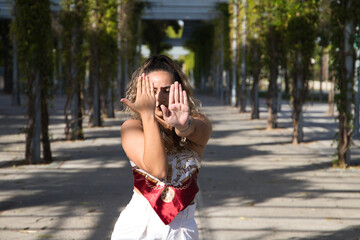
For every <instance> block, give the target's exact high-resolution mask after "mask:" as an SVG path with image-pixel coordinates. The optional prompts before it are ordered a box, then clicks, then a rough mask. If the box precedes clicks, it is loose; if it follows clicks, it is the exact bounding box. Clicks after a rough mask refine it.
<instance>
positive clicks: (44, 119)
mask: <svg viewBox="0 0 360 240" xmlns="http://www.w3.org/2000/svg"><path fill="white" fill-rule="evenodd" d="M41 134H42V138H41V140H42V146H43V162H46V163H50V162H52V154H51V147H50V139H49V112H48V106H47V99H46V95H45V93H44V92H42V93H41Z"/></svg>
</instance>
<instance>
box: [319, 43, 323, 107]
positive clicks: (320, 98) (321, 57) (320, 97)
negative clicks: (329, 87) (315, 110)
mask: <svg viewBox="0 0 360 240" xmlns="http://www.w3.org/2000/svg"><path fill="white" fill-rule="evenodd" d="M323 56H324V48H323V47H321V50H320V72H319V79H320V92H319V102H322V98H323V87H322V85H323V80H324V79H323V78H324V72H323V70H324V68H323V65H324V57H323Z"/></svg>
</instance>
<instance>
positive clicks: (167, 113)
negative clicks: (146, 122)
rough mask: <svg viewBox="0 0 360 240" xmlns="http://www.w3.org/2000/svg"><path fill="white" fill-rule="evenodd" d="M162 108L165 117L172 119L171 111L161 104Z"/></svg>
mask: <svg viewBox="0 0 360 240" xmlns="http://www.w3.org/2000/svg"><path fill="white" fill-rule="evenodd" d="M160 108H161V111H162V112H163V116H164V117H167V118H168V117H170V111H169V109H168V108H167V107H166V106H165V105H164V104H161V105H160Z"/></svg>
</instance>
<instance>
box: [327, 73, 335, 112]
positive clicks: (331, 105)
mask: <svg viewBox="0 0 360 240" xmlns="http://www.w3.org/2000/svg"><path fill="white" fill-rule="evenodd" d="M334 100H335V77H332V78H331V81H330V91H329V96H328V103H329V108H328V115H329V116H330V117H333V116H334V115H335V113H334V108H335V101H334Z"/></svg>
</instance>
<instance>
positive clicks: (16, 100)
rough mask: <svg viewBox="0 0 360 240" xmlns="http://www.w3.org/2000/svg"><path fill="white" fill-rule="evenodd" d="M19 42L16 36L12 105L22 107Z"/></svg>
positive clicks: (14, 42)
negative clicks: (18, 55)
mask: <svg viewBox="0 0 360 240" xmlns="http://www.w3.org/2000/svg"><path fill="white" fill-rule="evenodd" d="M17 54H18V53H17V40H16V37H15V36H14V39H13V75H12V77H13V88H12V105H14V106H20V105H21V101H20V82H19V71H18V70H19V69H18V57H17Z"/></svg>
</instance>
